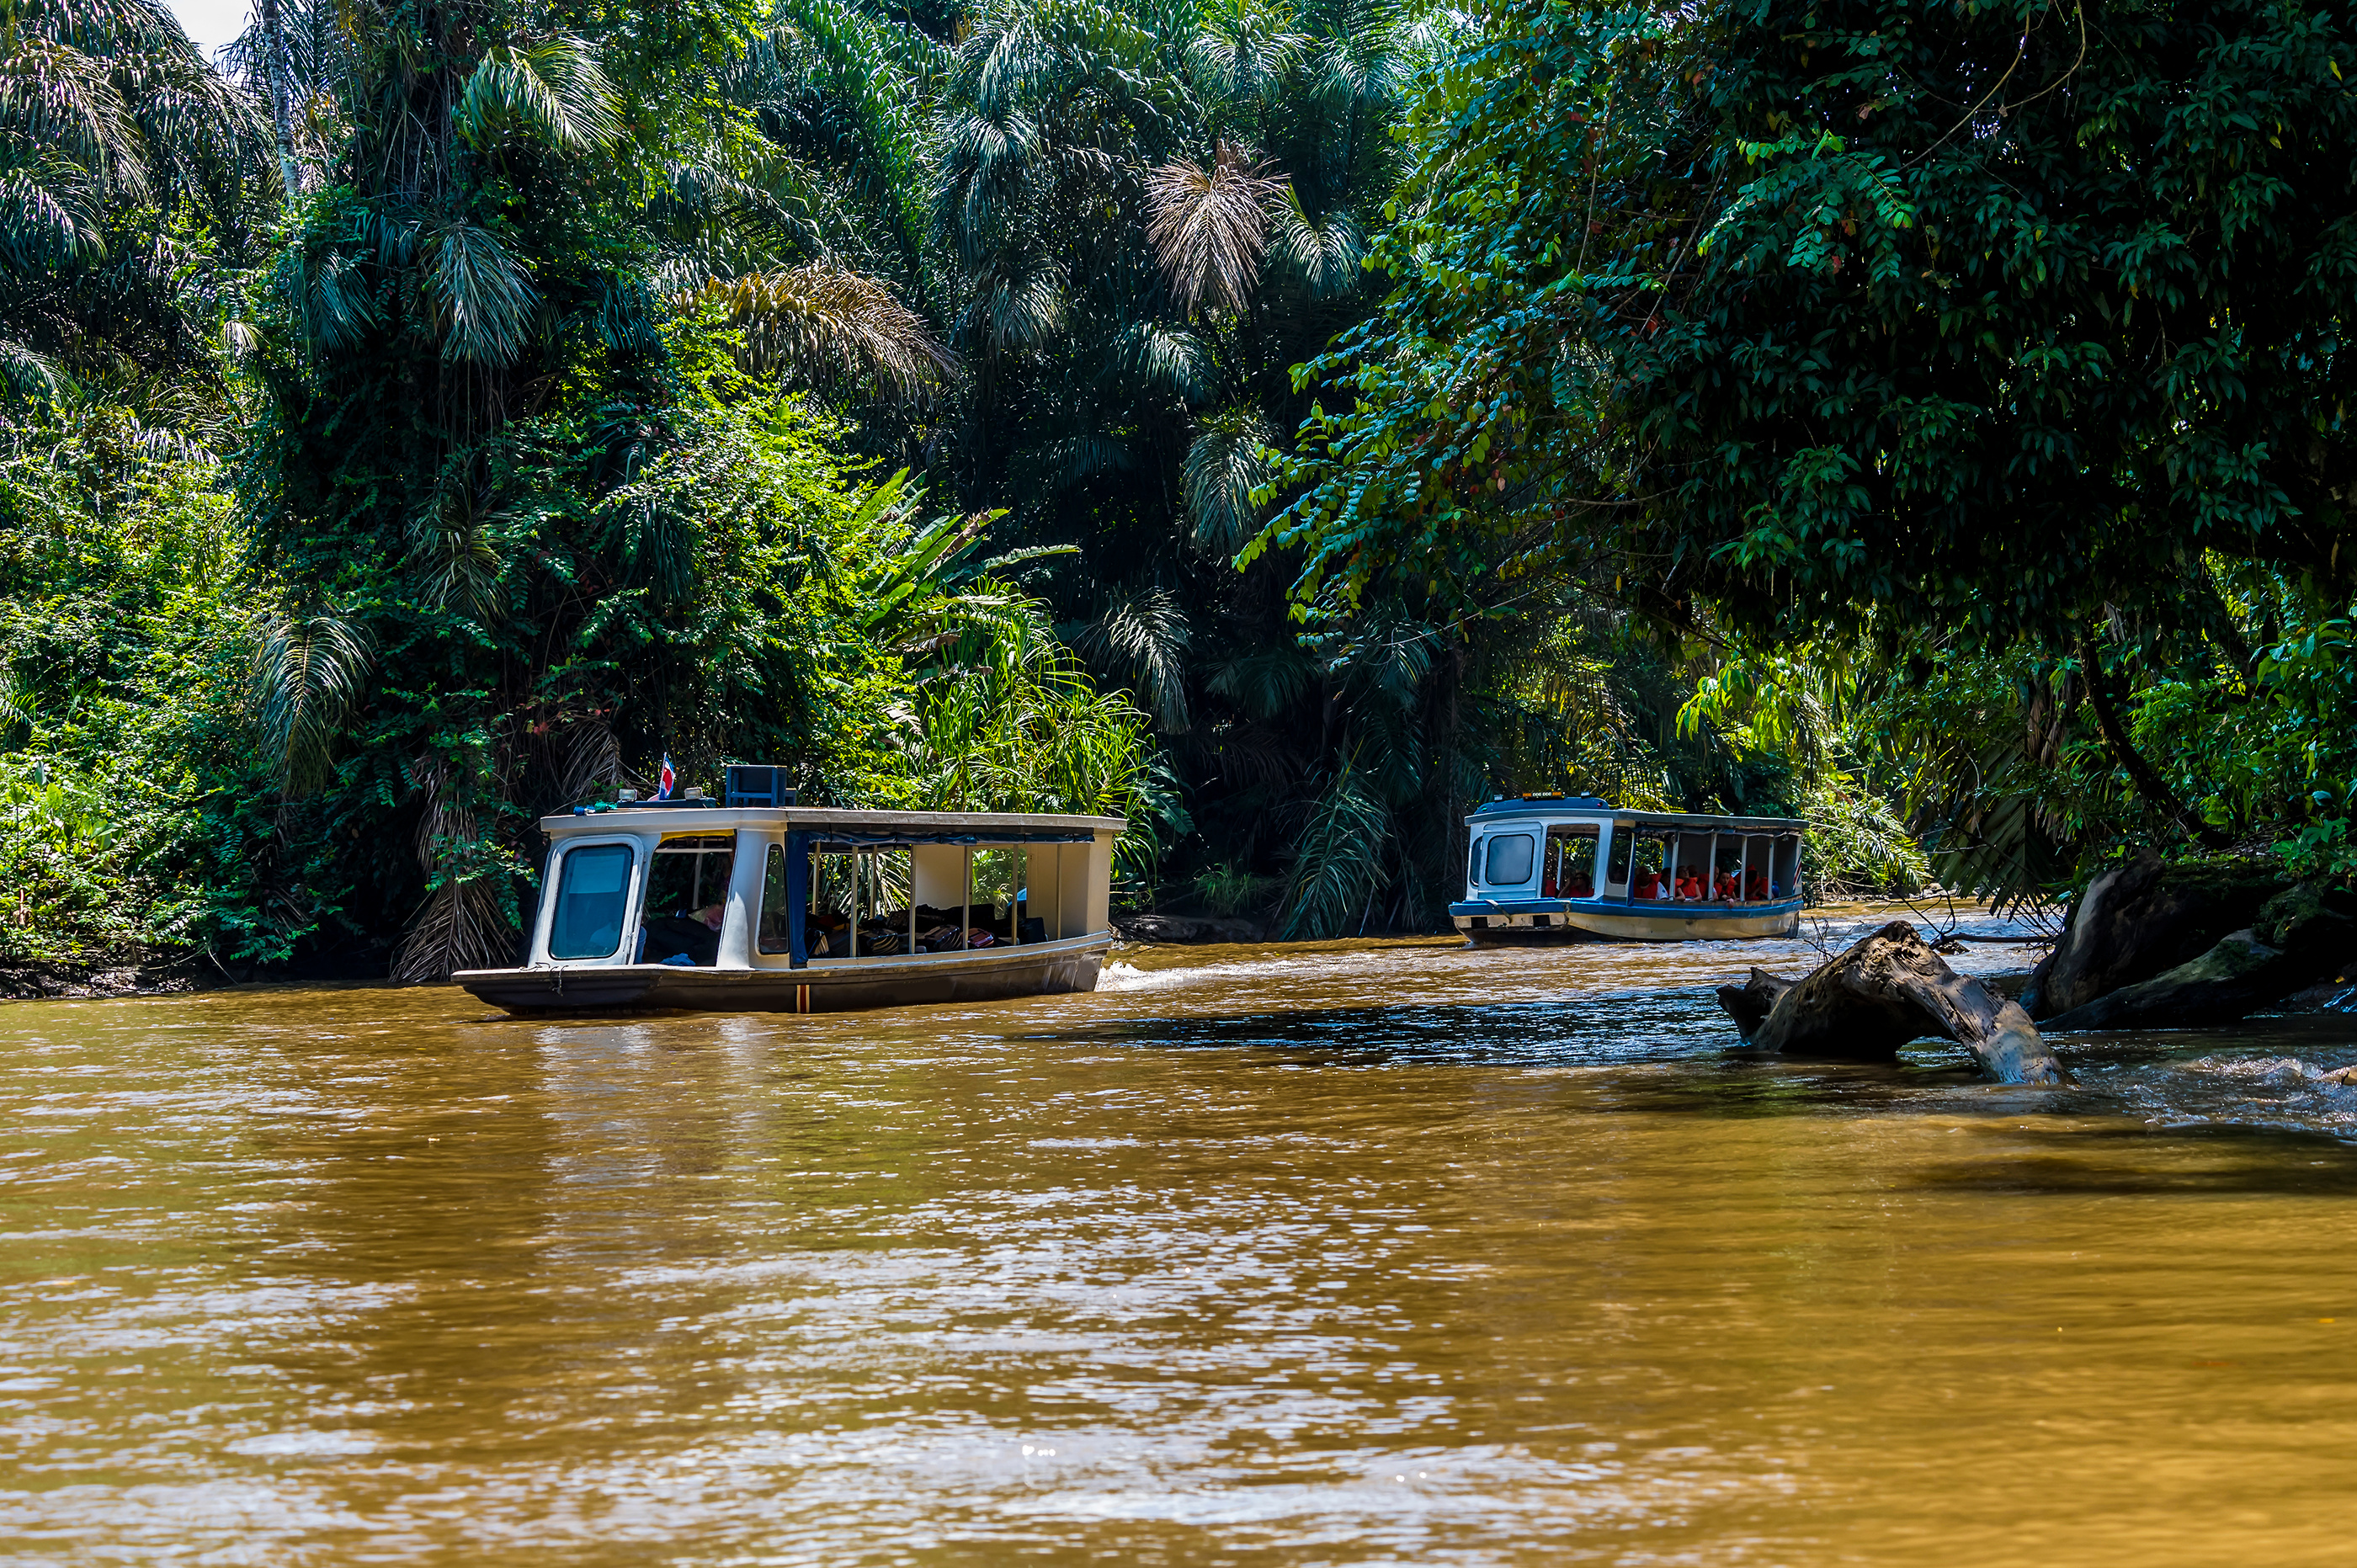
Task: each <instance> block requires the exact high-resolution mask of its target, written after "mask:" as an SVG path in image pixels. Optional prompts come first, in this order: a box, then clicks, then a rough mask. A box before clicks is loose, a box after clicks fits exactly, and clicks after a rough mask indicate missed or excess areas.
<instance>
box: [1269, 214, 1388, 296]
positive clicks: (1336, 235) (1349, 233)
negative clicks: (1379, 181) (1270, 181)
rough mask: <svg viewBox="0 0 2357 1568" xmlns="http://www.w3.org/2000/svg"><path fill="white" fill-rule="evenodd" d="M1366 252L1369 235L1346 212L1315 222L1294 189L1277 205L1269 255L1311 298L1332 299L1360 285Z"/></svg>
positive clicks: (1281, 273) (1278, 270)
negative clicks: (1273, 234)
mask: <svg viewBox="0 0 2357 1568" xmlns="http://www.w3.org/2000/svg"><path fill="white" fill-rule="evenodd" d="M1366 253H1367V242H1366V237H1365V236H1364V235H1362V234H1361V233H1360V232H1359V226H1358V224H1357V223H1356V222H1354V221H1353V220H1351V215H1350V214H1349V213H1347V212H1334V213H1330V214H1329V215H1328V217H1327V219H1326V221H1324V222H1323V223H1313V222H1311V221H1310V220H1309V215H1308V213H1306V212H1304V211H1302V209H1301V201H1300V199H1299V198H1298V197H1297V196H1296V195H1295V194H1294V193H1293V191H1292V190H1291V189H1289V188H1288V189H1287V190H1286V195H1285V200H1284V202H1283V203H1281V204H1280V205H1279V206H1278V208H1277V209H1276V232H1275V236H1274V237H1273V238H1272V241H1271V242H1270V245H1269V256H1270V259H1271V260H1272V261H1273V262H1274V263H1275V266H1276V270H1277V272H1278V274H1280V275H1281V276H1284V277H1286V278H1289V279H1291V280H1292V281H1294V282H1295V283H1297V284H1298V285H1300V286H1301V289H1302V291H1303V292H1304V293H1306V294H1308V295H1309V297H1310V298H1312V299H1331V298H1333V297H1334V296H1336V295H1343V294H1348V293H1350V292H1351V289H1353V288H1355V287H1356V286H1357V285H1358V282H1359V274H1360V272H1361V263H1363V261H1364V259H1365V257H1366Z"/></svg>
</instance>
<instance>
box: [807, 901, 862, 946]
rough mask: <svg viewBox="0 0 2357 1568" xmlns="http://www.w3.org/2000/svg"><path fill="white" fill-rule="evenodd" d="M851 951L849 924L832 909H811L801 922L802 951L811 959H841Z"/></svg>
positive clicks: (848, 921) (839, 913) (840, 914)
mask: <svg viewBox="0 0 2357 1568" xmlns="http://www.w3.org/2000/svg"><path fill="white" fill-rule="evenodd" d="M850 950H851V922H850V920H848V919H846V918H845V917H844V916H843V914H842V913H841V912H840V911H838V910H834V909H813V910H812V911H811V912H810V915H809V917H808V918H806V919H804V920H803V922H802V951H803V952H805V953H807V954H809V955H810V956H811V957H812V958H842V957H844V956H845V954H847V953H849V952H850Z"/></svg>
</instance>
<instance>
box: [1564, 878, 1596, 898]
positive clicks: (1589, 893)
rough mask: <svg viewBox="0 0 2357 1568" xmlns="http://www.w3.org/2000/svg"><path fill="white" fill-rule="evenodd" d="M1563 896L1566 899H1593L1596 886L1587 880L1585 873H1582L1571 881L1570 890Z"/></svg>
mask: <svg viewBox="0 0 2357 1568" xmlns="http://www.w3.org/2000/svg"><path fill="white" fill-rule="evenodd" d="M1563 896H1564V897H1566V898H1593V897H1596V885H1595V884H1594V883H1592V882H1590V881H1589V880H1588V879H1587V873H1586V872H1584V871H1583V872H1581V873H1580V874H1579V875H1577V876H1575V877H1573V878H1572V879H1571V888H1570V890H1569V891H1568V892H1566V893H1565V894H1564V895H1563Z"/></svg>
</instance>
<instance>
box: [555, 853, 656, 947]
mask: <svg viewBox="0 0 2357 1568" xmlns="http://www.w3.org/2000/svg"><path fill="white" fill-rule="evenodd" d="M636 858H637V855H636V854H635V853H634V852H633V851H632V850H631V848H630V845H629V844H626V843H593V844H584V845H582V846H581V847H580V848H578V849H569V850H566V851H565V858H564V859H562V860H560V861H558V862H557V863H556V909H555V912H554V915H553V916H552V917H551V918H550V919H549V923H548V956H549V957H551V958H553V959H584V958H611V957H613V956H614V952H615V950H617V949H619V947H620V946H621V945H622V909H623V906H624V905H625V904H626V903H628V902H629V900H630V863H631V862H632V861H633V860H635V859H636Z"/></svg>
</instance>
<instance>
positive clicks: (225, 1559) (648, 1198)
mask: <svg viewBox="0 0 2357 1568" xmlns="http://www.w3.org/2000/svg"><path fill="white" fill-rule="evenodd" d="M1870 918H1878V917H1876V916H1874V915H1872V914H1871V913H1870V912H1867V911H1852V912H1850V914H1849V915H1848V916H1847V917H1846V919H1844V920H1837V921H1836V922H1835V927H1834V929H1829V930H1828V931H1826V932H1825V936H1826V937H1827V938H1828V939H1829V940H1844V939H1845V938H1846V936H1847V935H1848V934H1850V933H1851V932H1852V931H1853V930H1854V929H1857V925H1858V922H1860V921H1862V920H1866V919H1870ZM1966 929H1968V930H1977V931H1981V932H1985V933H1990V934H2004V932H2005V930H2006V928H2002V927H1999V926H1997V925H1996V924H1995V923H1994V922H1991V921H1989V920H1988V919H1986V918H1985V917H1984V918H1980V919H1977V920H1974V921H1970V922H1968V923H1967V927H1966ZM1814 960H1815V955H1814V953H1813V952H1812V951H1810V950H1809V949H1808V947H1807V946H1806V944H1804V943H1798V942H1791V941H1785V942H1757V943H1723V944H1722V943H1712V944H1687V945H1682V946H1674V947H1620V946H1612V947H1604V946H1598V947H1588V948H1577V949H1567V950H1552V951H1474V950H1465V949H1462V948H1460V947H1458V946H1457V945H1456V944H1454V943H1452V942H1446V941H1366V942H1352V943H1342V944H1337V945H1333V946H1328V947H1287V948H1275V947H1272V948H1227V949H1198V950H1168V949H1158V950H1142V951H1129V952H1124V953H1122V954H1120V955H1117V961H1116V962H1115V964H1114V966H1113V968H1112V969H1111V970H1110V971H1109V972H1108V974H1107V978H1106V983H1105V985H1104V988H1103V989H1102V990H1100V991H1099V992H1097V993H1094V994H1092V995H1084V996H1065V997H1049V998H1036V999H1031V1000H1027V1001H1020V1002H1009V1003H1003V1004H989V1005H979V1006H950V1007H937V1008H926V1009H911V1010H905V1011H900V1012H888V1013H875V1014H866V1015H834V1016H821V1017H817V1018H797V1017H791V1016H733V1017H729V1016H664V1017H652V1018H644V1019H631V1020H619V1021H615V1020H607V1021H591V1020H570V1021H561V1022H519V1021H511V1020H507V1019H503V1018H500V1017H498V1016H497V1015H492V1014H490V1013H489V1012H488V1011H487V1010H486V1009H484V1008H482V1007H480V1006H479V1005H478V1004H475V1003H473V1002H472V1001H471V1000H470V999H468V997H466V996H465V995H463V994H462V993H457V992H456V991H452V990H448V989H441V988H433V989H413V990H393V989H386V988H380V987H359V988H349V989H317V990H289V989H256V990H244V991H227V992H217V993H205V994H199V995H194V996H185V997H173V998H149V999H137V1000H123V1001H89V1002H70V1003H44V1004H10V1005H7V1006H5V1007H0V1559H5V1560H6V1561H8V1562H11V1563H15V1562H25V1563H73V1564H84V1563H89V1564H117V1563H126V1564H127V1563H140V1564H145V1563H257V1564H260V1563H267V1564H273V1565H304V1564H344V1563H372V1562H401V1563H431V1564H478V1563H565V1564H672V1563H679V1564H691V1563H692V1564H750V1563H812V1564H829V1565H835V1564H868V1563H875V1564H883V1563H914V1564H948V1563H1018V1562H1019V1563H1097V1562H1103V1563H1122V1564H1157V1563H1172V1564H1215V1563H1234V1564H1260V1563H1270V1564H1275V1563H1284V1564H1356V1563H1550V1564H1553V1563H1615V1564H1657V1563H1681V1564H1684V1563H1692V1564H1712V1565H1718V1564H1749V1563H1891V1564H1898V1563H1907V1564H1948V1563H1957V1564H1977V1563H1987V1564H1999V1563H2006V1564H2010V1563H2072V1564H2075V1565H2086V1564H2100V1563H2123V1564H2126V1563H2135V1564H2137V1565H2139V1568H2156V1565H2171V1564H2189V1565H2190V1564H2214V1563H2222V1562H2230V1561H2233V1562H2249V1563H2269V1564H2274V1565H2278V1568H2280V1565H2287V1564H2301V1563H2345V1562H2347V1561H2348V1559H2349V1555H2350V1552H2351V1546H2350V1530H2351V1527H2350V1524H2349V1520H2348V1516H2347V1508H2346V1502H2345V1498H2346V1493H2345V1491H2344V1487H2346V1485H2347V1482H2346V1479H2345V1472H2346V1467H2347V1464H2348V1462H2349V1460H2350V1459H2351V1458H2352V1456H2353V1455H2357V1402H2352V1394H2357V1389H2352V1374H2357V1244H2352V1243H2357V1089H2349V1088H2343V1087H2341V1086H2339V1085H2336V1084H2333V1083H2330V1082H2328V1081H2326V1080H2325V1079H2323V1076H2322V1075H2323V1074H2324V1073H2325V1072H2327V1071H2329V1070H2330V1069H2335V1068H2340V1067H2346V1066H2350V1065H2352V1064H2357V1020H2352V1018H2350V1017H2348V1016H2346V1015H2338V1016H2329V1017H2322V1018H2294V1019H2280V1020H2272V1021H2270V1020H2261V1021H2257V1022H2255V1023H2252V1024H2249V1025H2245V1026H2240V1027H2237V1028H2235V1029H2233V1030H2228V1031H2211V1032H2206V1033H2196V1032H2187V1033H2176V1034H2172V1033H2152V1034H2144V1035H2122V1036H2107V1037H2092V1036H2075V1037H2074V1036H2062V1037H2059V1038H2058V1042H2057V1043H2058V1046H2059V1047H2060V1051H2061V1056H2062V1058H2063V1059H2064V1061H2065V1064H2066V1065H2067V1066H2068V1067H2069V1068H2070V1069H2071V1070H2072V1073H2073V1074H2074V1075H2075V1078H2076V1082H2075V1084H2074V1085H2073V1086H2072V1087H2071V1088H2069V1089H2064V1090H2038V1089H2024V1088H2002V1087H1996V1086H1992V1085H1986V1084H1982V1083H1979V1082H1977V1081H1975V1079H1973V1078H1972V1076H1971V1074H1970V1073H1969V1071H1968V1070H1967V1069H1966V1066H1965V1062H1964V1057H1963V1054H1962V1052H1961V1051H1959V1050H1956V1049H1954V1048H1953V1047H1945V1046H1943V1045H1939V1044H1937V1043H1929V1042H1927V1043H1924V1044H1921V1045H1919V1046H1918V1047H1910V1049H1909V1050H1908V1051H1907V1052H1906V1053H1905V1054H1904V1058H1903V1059H1902V1060H1901V1061H1900V1063H1899V1064H1897V1065H1896V1066H1853V1065H1838V1064H1827V1063H1810V1062H1793V1061H1784V1060H1763V1059H1760V1058H1753V1057H1750V1056H1747V1055H1745V1054H1743V1053H1742V1052H1740V1051H1739V1050H1736V1049H1734V1048H1732V1047H1735V1046H1736V1044H1737V1042H1736V1040H1735V1036H1734V1033H1733V1030H1732V1028H1731V1027H1730V1026H1729V1025H1728V1024H1727V1020H1726V1019H1725V1017H1724V1016H1723V1015H1721V1014H1720V1013H1719V1011H1718V1009H1717V1005H1716V1004H1715V1003H1714V1002H1713V1001H1712V999H1711V995H1710V989H1709V988H1710V986H1711V985H1712V984H1714V983H1718V982H1720V981H1725V980H1734V979H1740V977H1741V975H1742V973H1743V972H1744V969H1745V968H1746V967H1747V966H1748V965H1749V964H1751V963H1753V962H1761V963H1766V964H1768V965H1770V967H1776V968H1781V969H1788V970H1799V969H1802V968H1804V967H1806V966H1807V965H1808V964H1809V963H1812V962H1813V961H1814ZM2026 961H2027V955H2026V954H2025V953H2024V951H2023V950H2019V949H2017V948H2012V947H2008V946H2006V945H2003V944H1999V943H1990V944H1979V945H1976V946H1975V947H1974V948H1973V950H1971V951H1970V952H1968V953H1967V954H1965V955H1964V956H1963V957H1961V958H1958V959H1957V960H1955V962H1956V964H1957V966H1958V967H1959V968H1963V969H1965V970H1967V971H1980V972H1993V971H1996V970H2003V969H2014V968H2019V967H2022V966H2023V965H2024V964H2025V963H2026Z"/></svg>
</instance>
